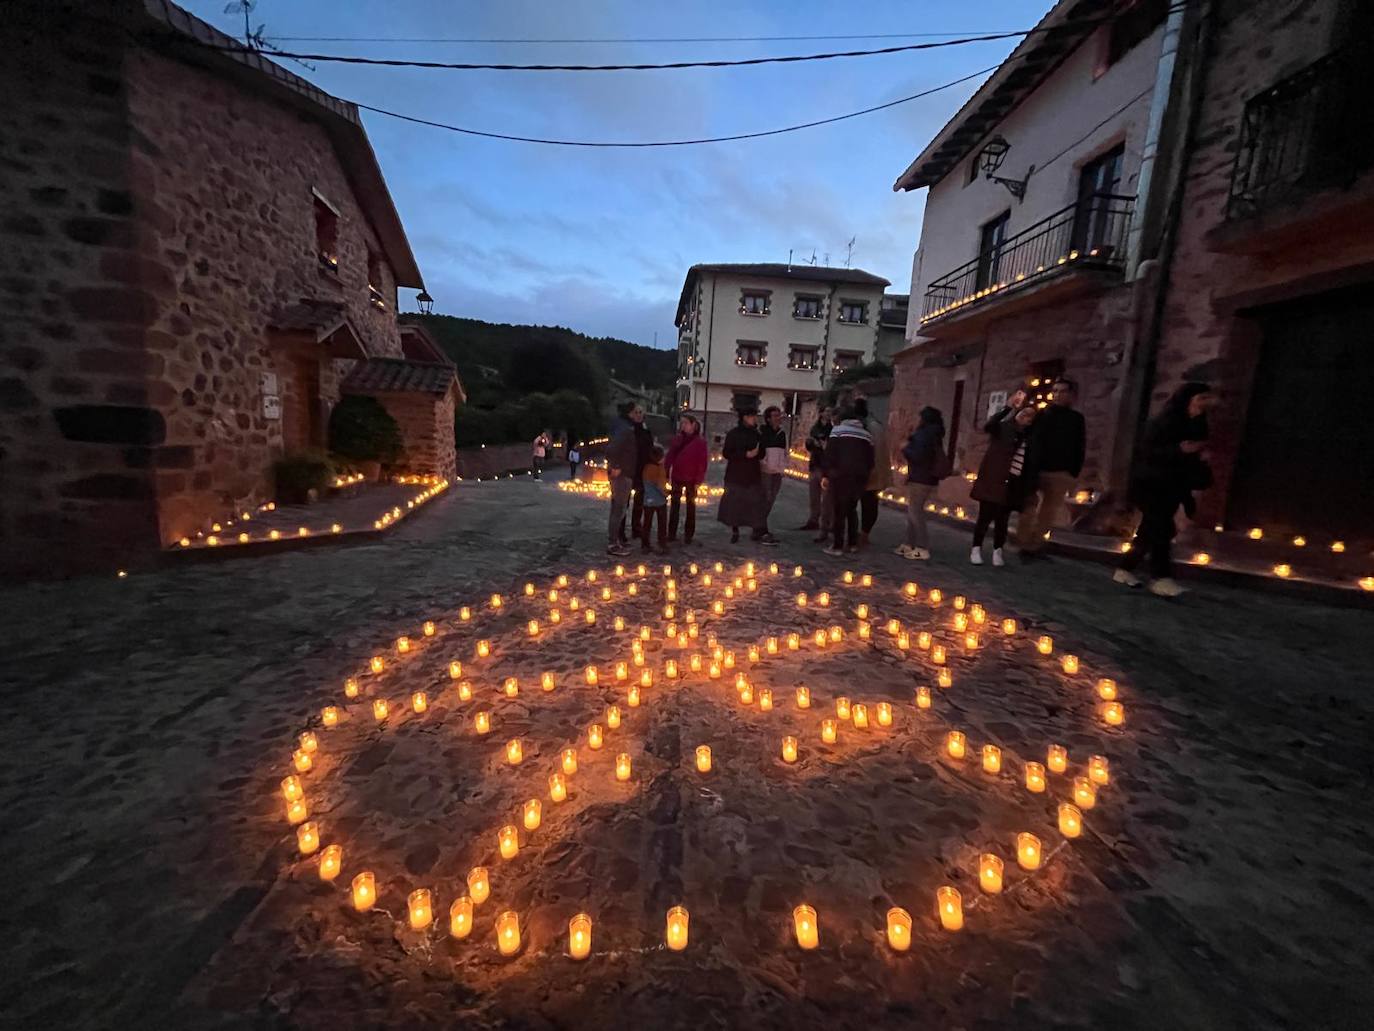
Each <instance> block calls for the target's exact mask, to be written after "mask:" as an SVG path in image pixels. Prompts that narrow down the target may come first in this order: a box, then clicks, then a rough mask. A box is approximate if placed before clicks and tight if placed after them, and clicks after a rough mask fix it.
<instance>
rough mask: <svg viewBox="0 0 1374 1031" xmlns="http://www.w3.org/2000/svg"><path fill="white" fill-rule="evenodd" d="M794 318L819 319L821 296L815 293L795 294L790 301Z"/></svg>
mask: <svg viewBox="0 0 1374 1031" xmlns="http://www.w3.org/2000/svg"><path fill="white" fill-rule="evenodd" d="M792 317H793V318H794V319H819V318H820V317H821V298H820V297H819V296H818V295H816V294H797V297H796V300H794V301H793V302H792Z"/></svg>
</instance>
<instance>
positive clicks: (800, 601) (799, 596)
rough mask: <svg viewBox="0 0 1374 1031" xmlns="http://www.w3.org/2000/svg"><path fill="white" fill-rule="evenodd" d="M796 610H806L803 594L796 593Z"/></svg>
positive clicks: (804, 595)
mask: <svg viewBox="0 0 1374 1031" xmlns="http://www.w3.org/2000/svg"><path fill="white" fill-rule="evenodd" d="M797 608H799V609H804V608H806V594H805V592H798V593H797Z"/></svg>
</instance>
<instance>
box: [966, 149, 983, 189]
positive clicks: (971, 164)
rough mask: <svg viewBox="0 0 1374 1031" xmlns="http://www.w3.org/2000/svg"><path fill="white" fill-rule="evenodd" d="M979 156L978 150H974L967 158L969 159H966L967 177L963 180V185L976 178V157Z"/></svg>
mask: <svg viewBox="0 0 1374 1031" xmlns="http://www.w3.org/2000/svg"><path fill="white" fill-rule="evenodd" d="M979 156H980V152H978V151H974V154H973V157H971V158H969V161H968V178H967V179H965V180H964V185H965V186H967V185H968V184H969V183H971V182H973V181H974V180H975V179H977V178H978V158H979Z"/></svg>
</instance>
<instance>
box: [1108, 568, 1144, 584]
mask: <svg viewBox="0 0 1374 1031" xmlns="http://www.w3.org/2000/svg"><path fill="white" fill-rule="evenodd" d="M1112 579H1113V580H1115V581H1116V582H1117V583H1119V584H1125V585H1126V586H1127V587H1139V586H1140V577H1138V576H1136V575H1135V574H1134V573H1132V572H1130V571H1129V570H1126V569H1118V570H1117V571H1116V572H1115V573H1113V574H1112Z"/></svg>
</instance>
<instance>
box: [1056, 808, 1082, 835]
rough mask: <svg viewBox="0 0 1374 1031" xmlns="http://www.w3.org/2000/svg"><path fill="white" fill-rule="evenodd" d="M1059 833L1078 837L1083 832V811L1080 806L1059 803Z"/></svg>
mask: <svg viewBox="0 0 1374 1031" xmlns="http://www.w3.org/2000/svg"><path fill="white" fill-rule="evenodd" d="M1059 833H1060V834H1062V835H1064V837H1066V838H1076V837H1078V835H1080V834H1082V833H1083V813H1082V812H1080V811H1079V808H1078V806H1076V805H1071V804H1070V803H1068V802H1060V803H1059Z"/></svg>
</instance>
